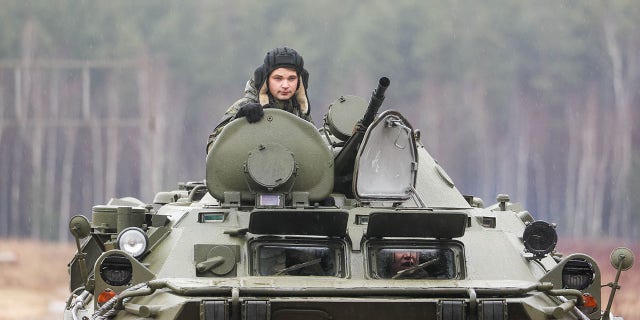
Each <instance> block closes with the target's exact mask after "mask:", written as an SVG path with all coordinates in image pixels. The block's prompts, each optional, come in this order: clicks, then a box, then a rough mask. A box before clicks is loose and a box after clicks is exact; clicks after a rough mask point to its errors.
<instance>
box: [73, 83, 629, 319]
mask: <svg viewBox="0 0 640 320" xmlns="http://www.w3.org/2000/svg"><path fill="white" fill-rule="evenodd" d="M389 83H390V82H389V79H387V78H381V79H380V82H379V85H378V88H377V89H375V90H374V92H373V95H372V98H371V101H370V102H369V103H368V104H367V103H366V101H365V100H364V99H362V98H359V97H356V96H342V97H340V98H339V99H337V100H336V101H335V102H334V103H332V104H331V105H330V106H329V111H328V113H327V114H326V116H325V118H324V125H323V127H322V128H320V129H317V128H316V127H314V126H313V125H312V124H311V123H309V122H307V121H304V120H302V119H300V118H297V117H296V116H294V115H292V114H290V113H287V112H285V111H282V110H274V109H266V110H265V116H264V118H263V119H262V120H260V121H258V122H257V123H254V124H249V123H248V122H247V120H246V119H244V118H241V119H237V120H234V121H232V122H231V123H229V124H228V125H227V126H225V127H224V129H223V130H222V132H221V133H220V134H219V136H218V137H217V140H216V141H215V142H214V143H213V146H212V147H211V149H210V151H209V153H208V155H207V161H206V180H205V181H203V182H190V183H186V184H183V185H181V186H179V188H178V190H175V191H168V192H159V193H157V195H156V196H155V199H154V200H153V203H152V204H145V203H143V202H141V201H139V200H137V199H135V198H122V199H115V200H112V201H110V202H109V203H107V204H106V205H97V206H95V207H93V209H92V220H91V222H89V221H88V220H87V219H86V218H85V217H83V216H76V217H73V218H72V219H71V221H70V230H71V233H72V234H73V235H74V237H75V239H76V244H77V246H78V253H77V254H76V256H75V257H74V258H73V260H72V261H71V262H70V263H69V273H70V288H71V296H70V297H69V299H68V303H67V307H66V310H65V313H64V319H68V320H71V319H111V318H114V319H201V320H219V319H252V320H253V319H260V320H266V319H271V320H285V319H286V320H295V319H317V320H320V319H326V320H328V319H333V320H339V319H348V320H357V319H367V320H370V319H407V320H408V319H601V318H605V319H606V318H614V317H613V316H612V315H611V314H610V306H611V302H612V300H613V297H614V294H615V289H616V288H617V287H618V284H617V277H616V280H615V281H614V282H613V283H611V284H610V285H611V286H612V287H613V288H614V290H613V293H614V294H612V295H611V297H610V298H609V299H608V303H607V304H606V306H605V305H603V303H605V300H606V299H603V297H602V296H601V293H600V292H601V291H600V290H601V284H602V279H601V278H600V269H599V268H600V267H599V266H598V265H597V264H596V262H595V261H594V259H592V258H591V257H589V256H588V255H585V254H581V253H574V254H569V255H564V256H563V255H562V254H560V253H558V252H556V251H555V250H554V248H555V245H556V242H557V235H556V232H555V225H554V224H551V223H548V222H544V221H537V220H535V219H534V217H533V216H532V215H531V214H530V213H529V212H527V211H526V210H524V209H523V208H521V207H520V206H519V205H518V204H515V203H511V202H510V200H509V197H508V196H507V195H499V196H498V200H497V203H496V204H494V205H491V206H488V207H484V205H483V202H482V200H481V199H479V198H476V197H472V196H463V195H462V194H461V193H460V192H459V191H458V190H457V189H456V187H455V185H454V183H453V181H452V180H451V178H450V177H449V176H448V175H447V173H446V172H445V171H444V169H443V168H442V167H440V165H439V164H438V163H437V162H436V161H435V160H434V159H433V158H432V157H431V156H430V155H429V153H428V152H427V150H425V147H424V145H423V144H422V143H421V142H420V133H419V131H417V130H414V129H413V128H412V126H411V124H410V123H409V121H407V119H405V117H403V116H402V114H400V113H398V112H396V111H392V110H388V111H384V112H381V113H378V110H379V108H380V106H381V104H382V102H383V100H384V92H385V90H386V88H387V87H388V86H389ZM633 258H634V256H633V253H632V252H631V251H629V250H628V249H626V248H618V249H616V250H615V251H614V252H613V253H612V256H611V260H612V264H613V265H614V267H616V268H617V269H618V275H619V274H620V271H622V270H626V269H629V268H630V267H631V265H632V264H633Z"/></svg>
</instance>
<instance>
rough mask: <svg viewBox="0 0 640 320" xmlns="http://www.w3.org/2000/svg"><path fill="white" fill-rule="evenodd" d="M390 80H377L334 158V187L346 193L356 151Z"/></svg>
mask: <svg viewBox="0 0 640 320" xmlns="http://www.w3.org/2000/svg"><path fill="white" fill-rule="evenodd" d="M390 83H391V81H390V80H389V78H387V77H382V78H380V80H379V81H378V88H376V89H375V90H374V91H373V94H372V95H371V101H369V106H368V107H367V111H366V112H365V114H364V116H363V117H362V119H361V120H360V121H359V122H358V124H356V127H355V131H354V133H353V135H352V136H351V137H350V138H349V140H347V142H346V143H345V144H344V147H342V150H340V152H339V153H338V155H336V157H335V159H334V164H335V171H334V172H335V174H334V188H335V189H336V190H337V191H339V192H342V193H344V194H346V195H350V194H351V181H352V180H353V168H354V166H355V159H356V153H357V152H358V147H359V146H360V143H361V142H362V139H363V138H364V134H365V132H366V131H367V128H368V127H369V126H370V125H371V123H372V122H373V120H374V119H375V116H376V114H377V113H378V109H380V106H381V105H382V102H383V101H384V92H385V91H386V90H387V88H388V87H389V84H390Z"/></svg>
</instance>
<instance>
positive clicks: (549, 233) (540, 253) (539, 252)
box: [522, 221, 558, 258]
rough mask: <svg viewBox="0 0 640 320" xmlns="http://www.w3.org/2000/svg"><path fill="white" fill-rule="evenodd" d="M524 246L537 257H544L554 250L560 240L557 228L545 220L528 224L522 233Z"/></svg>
mask: <svg viewBox="0 0 640 320" xmlns="http://www.w3.org/2000/svg"><path fill="white" fill-rule="evenodd" d="M522 240H523V242H524V247H525V249H527V251H529V252H531V253H533V254H534V255H535V256H536V257H538V258H539V257H544V256H545V255H546V254H548V253H549V252H551V251H553V249H555V247H556V243H557V242H558V234H557V233H556V228H555V227H554V226H553V225H552V224H550V223H547V222H544V221H534V222H532V223H530V224H528V225H527V226H526V227H525V229H524V234H523V235H522Z"/></svg>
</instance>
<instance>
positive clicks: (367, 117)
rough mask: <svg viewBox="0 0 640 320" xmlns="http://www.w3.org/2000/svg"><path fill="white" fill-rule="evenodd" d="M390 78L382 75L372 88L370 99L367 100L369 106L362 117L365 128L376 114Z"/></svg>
mask: <svg viewBox="0 0 640 320" xmlns="http://www.w3.org/2000/svg"><path fill="white" fill-rule="evenodd" d="M390 83H391V80H389V78H387V77H382V78H380V80H379V81H378V88H376V89H375V90H373V94H372V95H371V101H369V106H368V107H367V111H366V113H365V114H364V116H363V117H362V121H361V122H362V126H363V127H365V128H367V127H369V125H371V122H373V119H374V118H375V116H376V114H377V113H378V109H380V106H381V105H382V102H383V101H384V92H385V91H387V88H388V87H389V84H390Z"/></svg>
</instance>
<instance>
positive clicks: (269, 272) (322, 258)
mask: <svg viewBox="0 0 640 320" xmlns="http://www.w3.org/2000/svg"><path fill="white" fill-rule="evenodd" d="M251 248H252V253H253V254H252V266H251V269H252V274H253V275H259V276H330V277H341V278H342V277H345V253H344V252H345V250H344V244H343V243H341V242H338V241H335V242H333V241H332V242H329V241H318V242H312V243H307V242H304V243H302V242H300V241H295V242H294V241H291V242H283V241H278V242H263V241H260V242H255V243H253V244H252V245H251Z"/></svg>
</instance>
